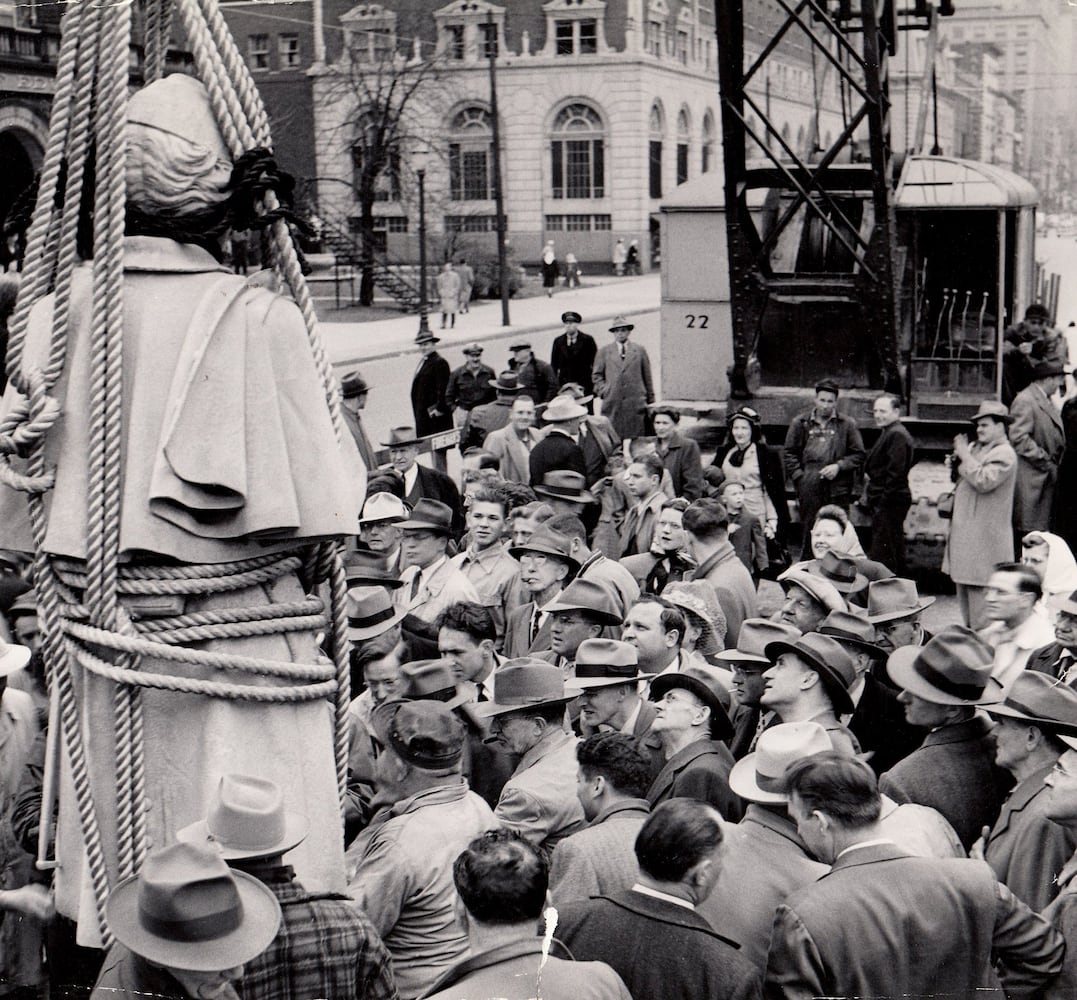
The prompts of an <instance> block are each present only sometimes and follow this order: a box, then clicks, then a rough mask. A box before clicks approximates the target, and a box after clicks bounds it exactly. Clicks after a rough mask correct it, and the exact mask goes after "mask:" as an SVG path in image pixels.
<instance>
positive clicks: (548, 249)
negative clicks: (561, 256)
mask: <svg viewBox="0 0 1077 1000" xmlns="http://www.w3.org/2000/svg"><path fill="white" fill-rule="evenodd" d="M560 272H561V268H560V266H559V265H558V263H557V254H556V253H554V249H553V240H547V241H546V246H544V247H543V248H542V287H543V288H545V289H546V297H547V298H549V297H550V296H552V295H553V290H554V286H556V284H557V275H558V274H559V273H560Z"/></svg>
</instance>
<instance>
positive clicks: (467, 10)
mask: <svg viewBox="0 0 1077 1000" xmlns="http://www.w3.org/2000/svg"><path fill="white" fill-rule="evenodd" d="M434 20H435V21H437V25H438V54H439V55H441V56H443V57H444V58H445V59H448V60H449V61H450V62H465V63H473V62H477V61H479V60H483V61H485V60H487V59H489V58H490V57H491V56H493V58H495V59H496V58H498V57H499V56H500V55H501V53H502V52H504V51H505V8H504V7H498V6H496V5H495V4H492V3H490V2H489V0H453V2H452V3H449V4H446V5H445V6H444V7H442V8H441V9H440V10H437V11H435V12H434Z"/></svg>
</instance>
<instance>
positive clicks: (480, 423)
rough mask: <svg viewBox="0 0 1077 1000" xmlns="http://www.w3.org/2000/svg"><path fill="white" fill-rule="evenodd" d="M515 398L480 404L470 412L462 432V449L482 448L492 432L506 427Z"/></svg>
mask: <svg viewBox="0 0 1077 1000" xmlns="http://www.w3.org/2000/svg"><path fill="white" fill-rule="evenodd" d="M513 399H515V396H500V397H498V398H497V399H495V400H494V401H493V402H492V403H480V404H479V405H478V406H476V407H475V408H474V409H473V410H470V411H469V412H468V415H467V419H466V420H465V421H464V426H463V428H462V430H461V431H460V448H461V450H462V451H467V449H468V448H481V447H482V444H483V442H484V441H485V440H486V438H487V437H488V436H489V434H490V432H491V431H496V430H499V429H500V428H502V427H505V426H506V425H507V424H508V422H509V416H510V415H511V413H512V401H513Z"/></svg>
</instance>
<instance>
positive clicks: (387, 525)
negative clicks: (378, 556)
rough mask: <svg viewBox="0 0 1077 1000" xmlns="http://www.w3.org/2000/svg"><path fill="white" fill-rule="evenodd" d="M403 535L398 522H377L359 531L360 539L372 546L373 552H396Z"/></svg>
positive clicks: (364, 526)
mask: <svg viewBox="0 0 1077 1000" xmlns="http://www.w3.org/2000/svg"><path fill="white" fill-rule="evenodd" d="M402 534H403V532H402V531H401V529H400V523H399V522H398V521H375V522H374V523H373V524H364V525H362V527H360V529H359V537H360V538H361V539H362V540H363V541H364V542H365V543H366V544H367V545H368V546H370V551H371V552H381V553H384V552H393V551H395V550H396V547H397V546H398V545H399V544H400V536H401V535H402Z"/></svg>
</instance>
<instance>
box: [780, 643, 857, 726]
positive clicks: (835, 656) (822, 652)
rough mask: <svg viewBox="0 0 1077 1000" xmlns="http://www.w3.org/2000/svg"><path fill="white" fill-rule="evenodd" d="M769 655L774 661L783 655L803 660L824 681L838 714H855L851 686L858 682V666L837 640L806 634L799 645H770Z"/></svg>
mask: <svg viewBox="0 0 1077 1000" xmlns="http://www.w3.org/2000/svg"><path fill="white" fill-rule="evenodd" d="M766 653H767V656H768V657H769V658H770V659H771V660H772V661H774V660H777V659H778V657H779V656H781V655H782V653H792V654H793V655H794V656H798V657H800V659H802V660H803V661H804V662H805V663H806V664H808V666H809V667H811V668H812V670H814V671H815V672H816V673H817V674H818V675H819V677H820V678H821V679H822V681H823V686H824V687H825V688H826V691H827V694H829V695H830V700H831V701H832V702H833V703H834V711H835V712H836V713H837V714H838V715H841V714H843V713H845V712H851V711H852V710H853V709H854V708H855V707H856V706H855V705H854V704H853V699H852V698H850V697H849V687H850V685H851V684H852V683H853V681H855V680H856V666H855V665H854V664H853V658H852V657H851V656H850V655H849V654H848V653H847V652H845V650H844V649H842V648H841V644H840V643H839V642H838V641H837V639H834V638H833V637H832V636H829V635H821V634H820V633H819V632H806V633H805V634H804V635H802V636H801V637H800V638H799V639H797V640H796V641H795V642H787V641H785V640H779V641H778V642H771V643H768V644H767V649H766Z"/></svg>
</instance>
